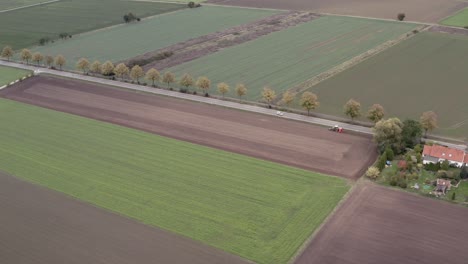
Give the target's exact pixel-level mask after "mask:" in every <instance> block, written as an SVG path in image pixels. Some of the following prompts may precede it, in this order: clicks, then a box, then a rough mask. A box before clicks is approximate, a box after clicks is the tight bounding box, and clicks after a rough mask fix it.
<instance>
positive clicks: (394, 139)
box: [372, 117, 403, 147]
mask: <svg viewBox="0 0 468 264" xmlns="http://www.w3.org/2000/svg"><path fill="white" fill-rule="evenodd" d="M372 131H373V132H374V140H375V142H377V144H379V146H384V147H387V146H391V147H397V146H400V144H401V139H402V135H401V133H402V131H403V123H402V122H401V121H400V119H398V118H396V117H394V118H389V119H383V120H380V121H379V122H377V123H376V124H375V126H374V127H373V128H372Z"/></svg>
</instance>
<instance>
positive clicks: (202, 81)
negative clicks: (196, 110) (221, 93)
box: [197, 76, 211, 96]
mask: <svg viewBox="0 0 468 264" xmlns="http://www.w3.org/2000/svg"><path fill="white" fill-rule="evenodd" d="M197 87H198V88H200V89H201V90H202V91H203V92H204V93H205V96H208V90H210V87H211V81H210V79H208V78H207V77H205V76H202V77H200V78H198V80H197Z"/></svg>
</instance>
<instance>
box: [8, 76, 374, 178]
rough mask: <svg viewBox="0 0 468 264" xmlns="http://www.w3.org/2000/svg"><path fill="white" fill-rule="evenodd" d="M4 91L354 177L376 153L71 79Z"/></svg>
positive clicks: (241, 116) (314, 131)
mask: <svg viewBox="0 0 468 264" xmlns="http://www.w3.org/2000/svg"><path fill="white" fill-rule="evenodd" d="M0 96H3V97H5V98H9V99H13V100H17V101H21V102H25V103H30V104H35V105H38V106H42V107H47V108H51V109H54V110H59V111H63V112H68V113H72V114H77V115H81V116H85V117H90V118H94V119H97V120H101V121H107V122H111V123H116V124H119V125H123V126H128V127H132V128H137V129H142V130H145V131H148V132H152V133H156V134H159V135H163V136H167V137H172V138H175V139H181V140H184V141H190V142H193V143H196V144H201V145H207V146H210V147H214V148H219V149H224V150H228V151H231V152H236V153H240V154H245V155H249V156H253V157H258V158H261V159H266V160H271V161H274V162H279V163H283V164H286V165H292V166H296V167H300V168H304V169H308V170H312V171H318V172H322V173H325V174H332V175H338V176H342V177H346V178H349V179H356V178H358V177H360V176H362V174H363V173H364V171H365V169H367V167H368V166H369V165H370V164H372V163H373V162H374V161H375V158H376V153H377V151H376V148H375V145H374V144H373V143H372V141H371V139H370V138H367V137H361V136H354V135H350V134H335V133H330V132H329V131H327V130H326V129H325V128H323V127H317V126H312V125H309V124H304V123H300V122H294V121H290V120H284V119H280V118H276V117H270V116H265V115H259V114H253V113H248V112H239V111H236V110H232V109H227V108H221V107H216V106H210V105H206V104H201V103H194V102H189V101H184V100H178V99H173V98H169V97H160V96H154V95H147V94H139V93H135V92H132V91H125V90H118V89H114V88H111V87H108V86H102V85H96V84H91V83H87V82H78V81H73V80H69V79H59V78H52V77H35V78H34V79H29V80H26V81H24V82H21V83H19V84H18V85H15V86H11V87H9V88H6V89H4V90H2V91H0ZM193 120H197V122H193ZM187 131H190V133H187Z"/></svg>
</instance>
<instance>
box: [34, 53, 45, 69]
mask: <svg viewBox="0 0 468 264" xmlns="http://www.w3.org/2000/svg"><path fill="white" fill-rule="evenodd" d="M43 60H44V56H43V55H42V54H41V53H40V52H34V54H33V55H32V61H34V62H35V63H36V64H37V66H39V64H40V63H41V62H42V61H43Z"/></svg>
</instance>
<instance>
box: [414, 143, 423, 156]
mask: <svg viewBox="0 0 468 264" xmlns="http://www.w3.org/2000/svg"><path fill="white" fill-rule="evenodd" d="M413 150H414V152H416V153H419V154H421V153H422V151H423V148H422V147H421V144H417V145H416V146H414V149H413Z"/></svg>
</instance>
